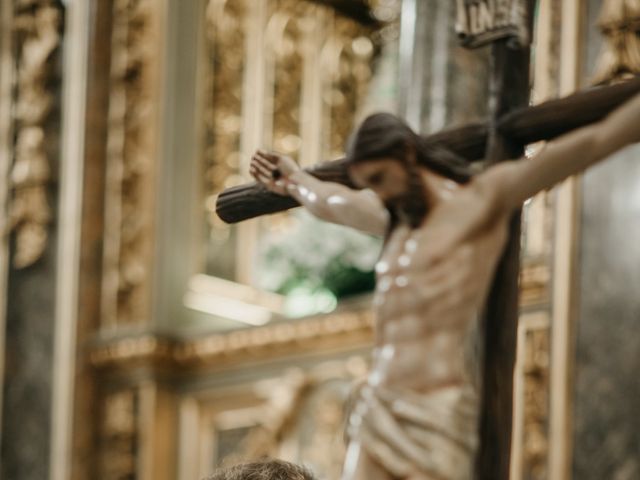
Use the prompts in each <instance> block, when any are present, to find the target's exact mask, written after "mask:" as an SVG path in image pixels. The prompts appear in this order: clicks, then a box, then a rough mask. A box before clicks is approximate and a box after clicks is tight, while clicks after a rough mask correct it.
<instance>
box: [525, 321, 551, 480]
mask: <svg viewBox="0 0 640 480" xmlns="http://www.w3.org/2000/svg"><path fill="white" fill-rule="evenodd" d="M524 350H525V351H524V355H523V358H524V361H523V363H524V365H523V374H524V439H523V440H524V442H523V459H522V460H523V471H524V472H527V478H531V479H544V478H547V458H548V455H549V425H548V420H549V354H550V344H549V328H548V327H546V328H540V329H532V330H530V331H528V332H526V337H525V344H524Z"/></svg>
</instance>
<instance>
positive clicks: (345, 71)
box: [322, 16, 376, 158]
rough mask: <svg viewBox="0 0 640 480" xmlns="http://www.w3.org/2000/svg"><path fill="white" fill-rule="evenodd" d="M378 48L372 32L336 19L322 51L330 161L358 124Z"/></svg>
mask: <svg viewBox="0 0 640 480" xmlns="http://www.w3.org/2000/svg"><path fill="white" fill-rule="evenodd" d="M375 48H376V47H375V45H374V44H373V42H372V40H371V32H370V31H369V30H367V29H366V28H364V27H362V26H361V25H359V24H357V23H355V22H353V21H351V20H349V19H346V18H343V17H339V16H336V17H335V18H334V19H333V24H332V28H331V33H330V35H329V37H328V39H327V40H326V43H325V45H324V48H323V52H322V66H323V71H324V72H325V75H326V77H325V78H326V79H327V80H326V84H325V86H324V89H323V92H322V100H323V103H324V108H325V109H326V111H327V112H328V115H327V116H326V117H325V122H326V124H325V127H324V128H325V129H326V131H327V133H326V136H327V140H328V142H327V144H328V149H327V150H326V151H325V153H324V154H325V156H326V157H327V158H337V157H339V156H341V155H342V154H343V152H344V149H345V142H346V140H347V138H348V136H349V134H350V133H351V131H352V129H353V127H354V123H355V121H356V114H357V112H358V107H359V106H360V105H362V103H363V101H364V99H365V95H366V93H367V87H368V85H369V81H370V79H371V77H372V75H373V72H372V60H373V56H374V50H375Z"/></svg>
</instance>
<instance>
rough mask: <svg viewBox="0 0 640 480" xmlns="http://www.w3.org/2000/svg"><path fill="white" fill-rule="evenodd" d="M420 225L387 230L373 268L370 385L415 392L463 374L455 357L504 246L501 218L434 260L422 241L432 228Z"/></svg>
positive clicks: (459, 355)
mask: <svg viewBox="0 0 640 480" xmlns="http://www.w3.org/2000/svg"><path fill="white" fill-rule="evenodd" d="M451 201H453V202H455V199H453V200H451ZM443 207H444V208H446V206H443ZM428 228H429V229H430V230H429V231H428V233H427V232H426V231H424V230H422V229H417V230H413V231H412V230H410V229H409V228H408V227H404V226H403V227H399V228H398V229H397V230H396V231H395V232H394V233H393V235H392V236H391V238H390V239H389V242H388V244H387V247H386V249H385V252H384V255H383V257H382V258H381V260H380V262H379V263H378V265H377V267H376V271H377V277H378V279H377V287H376V294H375V299H374V314H375V318H376V330H377V347H378V349H379V350H380V351H382V349H385V348H386V351H385V355H383V356H378V358H379V360H378V362H379V363H378V365H377V367H378V368H377V369H376V371H377V372H378V374H379V376H378V380H379V381H380V382H382V383H383V384H386V385H388V386H393V387H402V388H409V389H412V390H416V391H420V392H424V391H426V390H429V389H434V388H439V387H441V386H444V385H447V384H456V383H459V382H460V381H462V379H463V377H466V376H467V375H468V374H469V372H468V368H467V367H466V366H465V365H464V364H463V363H462V362H463V360H464V357H463V356H462V354H463V353H464V352H465V350H464V347H465V346H466V343H465V342H466V339H467V336H468V333H469V332H470V330H472V329H473V328H475V326H476V325H475V321H476V319H477V316H478V311H479V309H480V308H481V307H482V303H483V301H484V297H485V296H486V294H487V290H488V288H489V285H490V284H491V280H492V278H493V273H494V270H495V266H496V263H497V261H498V259H499V257H500V254H501V252H502V249H503V246H504V242H505V238H506V219H505V218H499V219H495V220H494V221H493V222H491V223H488V224H487V225H486V226H484V228H481V229H480V230H478V231H477V232H474V233H473V234H472V235H471V236H469V237H468V238H464V239H462V240H461V241H460V242H459V243H457V244H455V245H452V246H451V248H450V251H449V252H448V253H447V254H446V255H444V257H441V260H439V261H436V262H435V263H431V262H432V257H431V255H430V247H431V245H430V244H429V241H430V240H433V239H434V238H437V237H438V234H439V232H438V225H437V224H435V225H433V224H432V225H429V226H428ZM445 235H446V233H445V232H443V236H445Z"/></svg>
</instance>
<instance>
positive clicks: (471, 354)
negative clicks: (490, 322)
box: [347, 321, 482, 480]
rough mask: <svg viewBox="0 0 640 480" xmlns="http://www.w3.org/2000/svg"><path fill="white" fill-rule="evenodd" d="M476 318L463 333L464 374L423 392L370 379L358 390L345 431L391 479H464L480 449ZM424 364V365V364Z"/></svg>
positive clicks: (479, 359)
mask: <svg viewBox="0 0 640 480" xmlns="http://www.w3.org/2000/svg"><path fill="white" fill-rule="evenodd" d="M477 331H478V330H477V321H474V322H473V326H472V328H471V329H469V332H468V333H467V335H466V339H465V342H464V345H461V348H460V352H459V353H460V354H461V355H464V360H465V361H464V363H465V365H466V370H467V371H466V376H465V378H464V379H463V380H462V381H459V382H457V383H455V384H447V385H443V386H439V387H438V386H435V387H434V388H430V389H428V390H427V391H425V392H417V391H412V390H411V389H407V388H399V387H389V386H385V384H384V382H379V383H378V382H376V381H372V380H371V379H372V378H375V377H376V367H377V366H379V365H376V363H377V362H374V368H373V370H372V375H370V377H369V380H368V381H367V383H366V384H364V385H362V386H361V387H360V388H359V391H358V393H357V400H356V401H355V402H354V408H353V410H352V412H351V414H350V417H349V425H348V429H347V435H348V437H349V440H350V442H354V443H356V444H357V445H358V446H359V447H360V448H361V449H363V450H364V451H366V452H367V454H368V455H369V456H370V457H371V458H372V459H373V460H374V461H375V462H376V463H378V464H379V465H380V466H382V467H383V468H384V469H385V470H386V471H387V472H388V473H389V474H391V476H393V477H394V478H399V479H403V478H412V479H413V478H420V479H436V480H445V479H446V480H467V479H471V478H473V468H474V463H475V458H476V454H477V451H478V444H479V435H478V421H479V411H480V388H479V385H480V382H479V380H480V377H479V374H480V371H481V370H480V366H481V365H482V362H481V360H482V350H481V348H480V345H481V342H480V338H481V337H479V336H478V334H477ZM425 368H428V365H426V366H425Z"/></svg>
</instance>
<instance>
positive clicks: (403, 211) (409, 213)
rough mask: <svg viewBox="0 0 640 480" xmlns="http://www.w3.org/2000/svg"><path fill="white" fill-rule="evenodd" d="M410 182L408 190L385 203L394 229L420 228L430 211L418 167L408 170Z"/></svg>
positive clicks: (411, 167)
mask: <svg viewBox="0 0 640 480" xmlns="http://www.w3.org/2000/svg"><path fill="white" fill-rule="evenodd" d="M407 173H408V174H409V180H408V185H407V190H406V191H405V192H404V193H402V194H401V195H398V196H396V197H393V198H390V199H388V200H386V201H385V202H384V205H385V207H386V208H387V211H388V212H389V215H390V218H391V219H392V221H391V224H392V226H393V227H395V226H398V225H399V224H406V225H409V226H410V227H411V228H412V229H414V228H418V227H419V226H420V225H421V224H422V222H423V221H424V219H425V217H426V216H427V211H428V209H429V202H428V200H427V195H426V193H425V186H424V182H423V180H422V176H421V175H420V170H419V169H418V167H415V166H410V167H408V168H407Z"/></svg>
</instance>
